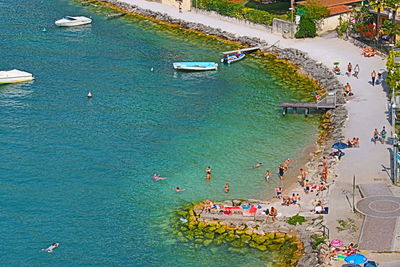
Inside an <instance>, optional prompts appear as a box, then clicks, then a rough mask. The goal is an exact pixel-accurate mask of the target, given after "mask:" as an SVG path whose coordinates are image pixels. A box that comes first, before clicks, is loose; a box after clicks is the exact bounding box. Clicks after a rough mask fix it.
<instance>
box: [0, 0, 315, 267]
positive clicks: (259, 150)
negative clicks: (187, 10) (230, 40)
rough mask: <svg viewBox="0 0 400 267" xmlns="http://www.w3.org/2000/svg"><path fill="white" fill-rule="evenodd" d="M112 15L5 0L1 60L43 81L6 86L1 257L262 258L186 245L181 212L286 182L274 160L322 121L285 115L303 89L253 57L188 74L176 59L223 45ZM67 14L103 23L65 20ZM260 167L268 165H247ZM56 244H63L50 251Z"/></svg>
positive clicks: (293, 151) (40, 260)
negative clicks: (174, 228) (179, 225)
mask: <svg viewBox="0 0 400 267" xmlns="http://www.w3.org/2000/svg"><path fill="white" fill-rule="evenodd" d="M106 12H109V10H107V9H104V8H95V7H83V6H82V5H80V4H79V3H77V2H73V1H67V0H65V1H64V0H59V1H56V0H54V1H45V0H38V1H31V0H8V1H4V0H3V1H1V0H0V17H1V18H2V19H1V21H0V51H1V54H0V69H2V70H7V69H12V68H17V69H22V70H25V71H29V72H31V73H33V74H34V75H35V76H36V80H35V81H34V82H32V83H25V84H13V85H3V86H0V115H1V120H0V142H1V145H0V200H1V205H0V240H1V242H0V251H1V253H0V265H1V266H55V265H58V266H263V265H264V264H265V263H266V262H268V256H266V257H265V256H263V255H266V254H261V253H258V252H256V251H253V250H252V251H251V253H246V254H244V255H242V254H240V253H237V252H231V251H229V250H227V249H226V248H217V247H212V248H200V249H195V248H193V246H192V245H191V244H182V243H177V242H176V240H175V238H174V236H171V235H170V234H169V232H168V231H167V230H168V228H169V223H170V221H169V220H170V217H171V214H172V213H173V212H174V211H175V210H177V209H178V208H179V207H180V206H181V205H185V204H187V203H189V202H192V201H199V200H202V199H224V198H254V197H262V196H263V197H267V196H266V195H265V194H266V193H265V192H268V191H270V190H271V189H272V188H273V187H274V185H276V184H277V181H276V176H274V177H273V181H272V182H271V183H270V184H269V185H266V184H265V182H264V180H263V172H264V171H265V169H266V168H270V169H271V170H272V172H273V173H275V171H276V166H277V165H278V164H279V163H280V162H282V161H283V160H284V159H286V158H287V157H291V158H295V157H296V156H297V155H298V154H299V153H300V152H301V149H302V148H303V146H304V145H305V144H307V143H309V142H311V141H312V140H313V139H314V138H315V135H316V133H317V131H316V122H315V120H313V119H310V120H305V119H304V118H303V117H302V116H287V117H285V118H283V117H282V116H281V114H280V109H279V107H278V103H279V101H283V100H288V99H295V98H296V97H298V93H297V92H296V91H297V90H300V89H299V88H296V87H293V85H291V84H288V83H287V82H285V81H283V80H281V79H279V78H278V77H275V76H274V75H273V74H271V73H268V72H265V71H264V70H261V69H260V66H259V64H258V63H257V61H255V60H254V59H251V58H248V59H246V60H244V61H242V62H240V63H236V64H234V65H231V66H221V68H220V69H219V71H218V72H207V73H176V72H174V70H173V68H172V62H174V61H188V60H190V61H191V60H204V61H209V60H210V61H219V58H220V54H219V51H220V50H224V49H225V48H226V47H225V45H224V44H220V46H218V45H217V46H216V45H215V44H213V45H209V44H208V41H207V39H204V38H203V40H202V41H201V40H197V41H193V40H189V39H187V38H186V37H185V36H182V35H175V34H173V33H168V32H163V31H161V30H159V29H157V28H156V27H154V26H153V23H152V22H148V21H143V20H132V19H129V18H123V19H115V20H107V19H106V17H105V14H106ZM64 15H86V16H91V17H92V19H93V21H94V22H93V24H92V25H89V26H83V27H77V28H57V27H56V26H54V20H55V19H58V18H61V17H62V16H64ZM43 28H46V29H47V31H46V32H44V31H42V29H43ZM214 43H215V42H214ZM151 68H154V71H153V72H151V71H150V69H151ZM88 91H91V92H92V93H93V95H94V97H93V98H92V99H91V100H88V99H87V98H86V94H87V93H88ZM255 162H263V163H264V164H265V166H266V167H265V168H262V169H257V170H249V169H248V167H250V166H252V165H253V164H254V163H255ZM209 165H210V166H211V167H212V168H213V178H212V181H211V182H210V183H209V182H206V181H205V179H204V170H205V168H206V167H207V166H209ZM153 172H159V173H160V174H161V176H165V177H168V178H169V179H168V180H165V181H160V182H155V181H153V180H152V173H153ZM226 182H229V183H230V185H231V191H230V193H229V194H225V193H224V192H223V188H224V184H225V183H226ZM176 186H180V187H181V188H184V189H186V191H184V192H182V193H180V194H177V193H175V192H174V190H173V189H174V188H175V187H176ZM52 242H60V243H61V246H60V248H58V249H57V250H56V251H55V253H53V254H48V253H44V252H40V249H42V248H45V247H47V246H48V245H49V244H50V243H52Z"/></svg>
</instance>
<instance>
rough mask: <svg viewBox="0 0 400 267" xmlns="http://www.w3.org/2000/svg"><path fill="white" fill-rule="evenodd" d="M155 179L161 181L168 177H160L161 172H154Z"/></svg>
mask: <svg viewBox="0 0 400 267" xmlns="http://www.w3.org/2000/svg"><path fill="white" fill-rule="evenodd" d="M153 179H154V180H155V181H159V180H165V179H167V178H165V177H160V175H159V174H157V173H154V174H153Z"/></svg>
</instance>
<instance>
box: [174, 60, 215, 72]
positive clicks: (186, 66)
mask: <svg viewBox="0 0 400 267" xmlns="http://www.w3.org/2000/svg"><path fill="white" fill-rule="evenodd" d="M173 65H174V69H176V70H187V71H201V70H217V69H218V63H215V62H175V63H173Z"/></svg>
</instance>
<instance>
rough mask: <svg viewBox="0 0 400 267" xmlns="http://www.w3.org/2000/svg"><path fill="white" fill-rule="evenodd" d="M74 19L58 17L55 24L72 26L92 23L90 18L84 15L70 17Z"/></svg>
mask: <svg viewBox="0 0 400 267" xmlns="http://www.w3.org/2000/svg"><path fill="white" fill-rule="evenodd" d="M70 18H73V19H74V20H70V19H66V18H63V19H60V20H57V21H56V22H55V24H56V25H57V26H59V27H74V26H81V25H86V24H90V23H92V20H91V19H89V18H86V17H70Z"/></svg>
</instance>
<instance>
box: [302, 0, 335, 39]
mask: <svg viewBox="0 0 400 267" xmlns="http://www.w3.org/2000/svg"><path fill="white" fill-rule="evenodd" d="M300 9H301V10H302V11H303V12H304V14H303V15H302V16H301V18H300V24H299V30H298V31H297V33H296V35H295V37H296V38H306V37H315V36H316V35H317V26H316V22H317V21H319V20H320V19H322V18H323V17H324V16H326V15H328V14H329V10H328V9H327V8H326V7H324V6H323V5H321V4H320V2H319V1H318V0H309V1H307V2H306V3H305V4H304V5H302V6H301V7H300Z"/></svg>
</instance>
